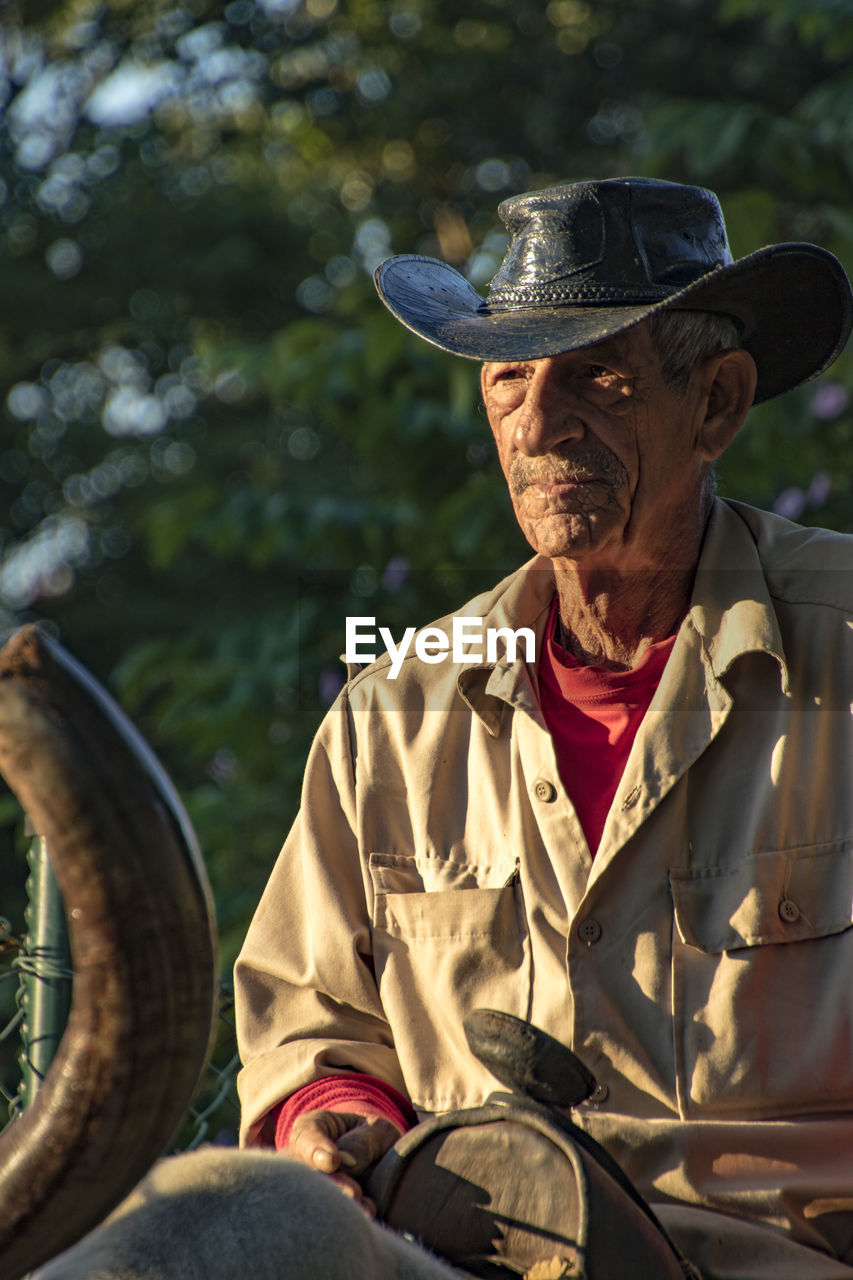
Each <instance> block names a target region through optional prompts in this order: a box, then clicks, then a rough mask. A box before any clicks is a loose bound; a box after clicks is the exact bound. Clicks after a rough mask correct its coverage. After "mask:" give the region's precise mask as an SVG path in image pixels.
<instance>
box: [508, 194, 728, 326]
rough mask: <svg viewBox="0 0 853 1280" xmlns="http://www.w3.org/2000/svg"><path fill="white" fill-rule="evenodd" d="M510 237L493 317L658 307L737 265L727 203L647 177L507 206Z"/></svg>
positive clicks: (528, 197)
mask: <svg viewBox="0 0 853 1280" xmlns="http://www.w3.org/2000/svg"><path fill="white" fill-rule="evenodd" d="M498 213H499V214H500V216H501V218H502V219H503V221H504V223H505V224H506V227H507V230H508V231H509V232H510V237H511V239H510V244H509V247H508V249H507V254H506V257H505V258H504V261H503V263H502V265H501V267H500V269H499V271H498V272H497V274H496V276H495V277H494V279H493V280H492V283H491V285H490V287H489V295H488V300H487V304H486V309H487V310H489V311H493V310H497V311H501V310H508V309H514V308H518V307H524V306H541V305H542V304H543V303H552V304H556V305H560V304H566V303H574V304H576V305H577V304H581V305H583V304H595V303H605V304H606V303H612V302H613V300H614V299H615V298H619V299H620V300H621V301H622V302H629V301H630V302H659V301H662V300H663V299H665V298H667V297H669V296H670V295H672V294H674V293H677V292H678V290H679V289H682V288H684V286H685V285H687V284H690V283H691V282H692V281H694V280H698V279H700V278H701V277H702V276H706V275H707V274H708V272H709V271H712V270H713V269H714V268H715V267H722V266H726V265H728V264H729V263H731V262H732V255H731V252H730V250H729V245H728V240H727V237H726V228H725V223H724V221H723V214H722V210H721V209H720V205H719V201H718V200H717V197H716V196H715V195H714V193H713V192H712V191H707V190H706V189H705V188H704V187H691V186H683V185H682V184H680V183H676V182H660V181H656V180H654V179H649V178H610V179H605V180H603V181H600V182H572V183H563V184H562V185H560V186H556V187H549V188H546V189H545V190H544V191H536V192H532V193H527V194H525V195H521V196H515V197H513V198H512V199H511V200H505V201H504V202H503V204H501V206H500V208H499V209H498Z"/></svg>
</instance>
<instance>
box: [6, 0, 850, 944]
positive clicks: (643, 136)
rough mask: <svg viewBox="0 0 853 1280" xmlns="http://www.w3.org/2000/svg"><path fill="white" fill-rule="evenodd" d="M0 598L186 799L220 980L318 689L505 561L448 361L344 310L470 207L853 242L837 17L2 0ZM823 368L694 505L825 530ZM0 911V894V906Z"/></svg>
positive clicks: (363, 300)
mask: <svg viewBox="0 0 853 1280" xmlns="http://www.w3.org/2000/svg"><path fill="white" fill-rule="evenodd" d="M6 15H7V16H6V18H5V20H4V26H3V30H2V45H0V100H2V102H3V103H4V106H3V115H2V120H0V194H2V203H0V255H2V262H3V285H4V287H3V290H2V297H0V378H1V379H2V386H3V400H4V409H3V434H2V442H1V443H0V556H1V557H2V558H0V604H2V608H3V612H4V617H3V624H4V625H5V626H6V627H11V626H13V625H15V624H16V623H18V622H20V621H23V620H26V619H29V618H31V617H38V618H41V619H42V620H44V621H45V622H46V624H47V625H49V626H50V627H52V628H53V629H54V630H55V632H56V633H57V634H58V635H59V636H60V638H61V639H62V641H63V642H64V643H65V644H66V645H67V646H68V647H69V648H70V649H71V650H72V651H73V652H74V653H75V654H76V656H78V657H79V658H80V659H81V660H82V661H83V662H84V663H85V664H86V665H87V666H89V667H90V669H91V670H92V671H93V672H94V673H95V674H96V675H98V676H99V677H100V678H101V679H102V680H104V681H106V682H107V683H108V684H109V685H110V687H111V688H112V690H113V692H114V693H115V694H116V695H117V696H118V698H119V699H120V701H121V702H122V703H123V705H124V706H125V707H126V708H127V710H128V711H129V712H130V713H131V715H132V716H133V717H134V718H135V719H136V721H137V723H138V724H139V725H140V727H141V728H142V730H143V732H144V733H145V734H146V735H147V737H148V738H149V739H150V741H151V742H152V744H153V746H154V747H155V749H156V750H157V751H158V753H159V754H160V756H161V757H162V759H163V760H164V763H165V764H166V766H167V768H168V769H169V770H170V772H171V773H172V775H173V777H174V779H175V781H176V784H177V785H178V787H179V790H180V791H181V793H182V795H183V796H184V798H185V801H186V803H187V806H188V808H189V810H190V813H191V816H192V818H193V820H194V822H195V825H196V827H197V829H198V832H199V836H200V839H201V843H202V847H203V848H204V850H205V853H206V857H207V861H208V865H209V867H210V871H211V876H212V879H213V883H214V889H215V894H216V898H217V904H218V910H219V916H220V923H221V930H222V937H223V953H224V959H225V961H226V963H228V962H230V960H231V959H232V958H233V955H234V953H235V950H236V947H237V946H238V944H239V940H240V937H241V935H242V933H243V931H244V929H245V926H246V923H247V920H248V917H249V914H250V912H251V910H252V908H253V906H254V904H255V902H256V900H257V897H258V894H259V892H260V890H261V888H262V885H263V883H264V880H265V878H266V875H267V873H268V870H269V868H270V865H271V862H272V859H273V857H274V856H275V853H276V851H277V848H278V846H279V844H280V842H281V839H282V838H283V835H284V834H285V832H286V829H287V827H288V825H289V822H290V820H291V818H292V816H293V814H294V811H295V808H296V805H297V803H298V794H299V780H300V776H301V771H302V767H303V763H304V758H305V754H306V751H307V748H308V744H309V741H310V737H311V735H312V733H313V731H314V729H315V727H316V725H317V722H318V720H319V718H320V716H321V714H322V710H323V707H324V705H325V704H327V703H328V701H329V700H330V698H331V697H332V696H333V693H334V690H335V688H336V687H337V684H338V683H339V681H340V675H339V671H340V670H341V669H340V667H339V664H338V662H337V656H338V654H339V653H340V651H341V650H342V648H343V639H344V619H345V617H346V616H347V615H348V614H365V613H367V614H374V615H376V616H377V617H378V619H379V621H380V622H382V623H384V624H385V625H389V626H391V627H392V628H393V629H394V631H395V633H396V631H397V630H398V629H400V628H401V627H402V626H403V625H404V624H405V623H410V622H414V621H420V622H425V621H427V620H428V619H429V618H430V617H431V616H434V615H436V614H439V613H444V612H447V611H450V610H452V609H453V608H454V607H455V606H456V605H458V604H460V603H461V602H462V601H463V600H464V599H466V598H467V597H468V596H469V595H470V594H471V593H472V592H473V591H475V590H477V589H479V588H480V587H482V586H484V585H486V584H487V583H489V582H492V581H494V580H496V578H497V577H498V576H500V575H501V574H502V573H503V572H504V571H506V570H508V569H509V568H511V567H513V566H514V565H515V564H517V563H519V562H520V561H521V559H523V558H524V557H525V555H526V551H525V548H524V546H523V544H522V542H521V538H520V535H519V534H518V533H517V531H516V529H515V526H514V522H513V518H512V515H511V511H510V507H509V504H508V500H507V499H506V498H505V495H504V492H503V485H502V481H501V480H500V477H499V474H498V471H497V467H496V465H495V463H494V461H493V458H492V453H491V450H490V445H489V439H488V432H487V427H486V423H485V419H484V417H483V415H482V413H481V412H480V410H479V407H478V400H477V390H476V369H475V367H474V366H473V365H470V364H469V363H468V362H464V361H454V360H452V359H449V358H447V357H445V356H443V355H441V354H440V353H438V352H436V351H434V350H432V349H431V348H429V347H427V346H425V345H421V344H419V343H418V342H417V340H415V339H414V338H411V337H410V336H409V335H408V334H407V333H406V332H405V331H404V330H403V329H401V328H400V327H399V326H397V325H396V323H395V322H394V321H393V320H391V319H390V317H388V316H387V315H386V313H385V312H384V310H383V309H382V308H381V307H380V306H379V304H378V303H377V302H376V299H375V295H374V293H373V288H372V284H371V280H370V275H371V271H372V269H373V267H374V266H375V265H376V263H377V262H378V261H379V260H380V259H381V258H382V257H384V256H386V255H387V254H388V253H389V252H398V251H399V252H402V251H417V252H421V253H426V254H432V255H436V256H439V257H443V258H445V259H447V260H448V261H450V262H452V263H454V264H455V265H456V266H458V267H459V268H460V269H462V270H463V271H465V272H466V273H467V274H468V275H469V277H470V278H471V279H472V280H473V281H474V283H475V284H476V285H478V286H480V285H482V284H483V283H484V282H485V281H486V280H488V278H489V277H490V276H491V274H492V273H493V271H494V270H495V268H496V267H497V264H498V262H499V261H500V257H501V253H502V249H503V245H504V238H503V234H502V228H501V224H500V222H499V220H498V218H497V216H496V212H495V210H496V206H497V204H498V202H499V201H500V199H501V198H503V197H505V196H507V195H509V194H512V193H514V192H516V191H520V190H522V189H524V188H527V187H535V186H539V185H543V184H546V183H548V182H550V181H552V180H559V179H562V178H578V177H585V176H613V175H617V174H620V173H626V172H633V173H640V174H646V175H653V176H654V175H657V176H666V177H669V178H672V179H675V180H686V181H699V182H702V183H703V184H705V185H708V186H711V187H713V188H714V189H716V190H718V191H719V193H720V195H721V197H722V199H723V204H724V207H725V209H726V211H727V216H728V223H729V230H730V235H731V239H732V243H733V248H734V250H735V253H736V254H744V253H747V252H749V251H751V250H752V249H754V248H756V247H758V246H759V245H761V244H764V243H767V242H769V241H773V240H785V239H805V240H815V241H817V242H819V243H822V244H825V245H826V246H828V247H830V248H832V249H834V250H835V251H836V252H837V253H838V254H839V256H840V257H841V258H842V260H844V261H846V263H847V264H848V265H849V264H851V263H853V214H851V209H850V204H849V192H850V189H851V178H853V58H851V53H853V9H851V3H850V0H824V2H823V3H820V2H816V0H784V2H783V3H782V2H780V0H550V2H549V3H542V0H351V2H349V3H346V2H345V0H230V3H225V2H224V0H147V2H144V3H143V2H141V0H137V2H136V3H134V2H133V0H102V2H101V3H84V2H82V0H66V2H65V3H55V2H54V3H51V0H39V3H37V4H32V3H29V2H28V3H27V4H26V5H24V4H23V3H21V4H20V6H19V8H18V9H17V10H16V9H15V7H14V6H11V7H10V6H9V5H8V4H7V6H6ZM851 380H853V370H851V358H850V357H849V356H845V357H843V358H842V359H841V360H839V362H838V363H837V365H836V366H835V367H834V368H833V370H832V371H831V372H830V374H829V375H827V376H826V377H825V378H824V379H823V380H822V381H821V382H820V383H816V384H813V385H811V386H810V387H808V388H805V389H803V390H801V391H799V392H797V393H795V394H792V395H790V396H788V397H785V398H784V399H783V400H782V401H780V402H778V403H771V404H769V405H766V406H763V407H762V408H761V409H760V410H758V411H756V412H755V414H754V416H753V418H752V420H751V422H750V425H749V429H748V430H747V431H746V432H744V433H743V436H742V438H741V439H740V440H739V441H738V442H737V444H736V446H735V447H734V448H733V449H732V451H731V454H730V455H729V456H728V457H727V458H726V460H725V462H724V465H723V466H722V467H721V469H720V477H721V488H722V490H723V492H726V493H729V494H732V495H735V496H738V497H741V498H744V499H746V500H749V501H754V502H757V503H758V504H761V505H766V506H773V505H776V506H777V507H778V509H780V510H783V511H785V512H786V513H790V514H792V515H794V516H795V517H796V518H799V519H803V520H805V521H806V522H809V521H811V522H816V523H825V524H830V525H834V526H836V527H840V528H853V490H851V484H853V481H851V476H853V413H851V409H850V404H849V392H850V388H851ZM6 914H8V912H6Z"/></svg>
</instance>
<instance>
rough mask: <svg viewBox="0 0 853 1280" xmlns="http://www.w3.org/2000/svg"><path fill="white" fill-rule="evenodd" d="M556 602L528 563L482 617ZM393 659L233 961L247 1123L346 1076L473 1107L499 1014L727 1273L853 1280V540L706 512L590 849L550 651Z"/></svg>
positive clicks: (324, 750) (545, 565)
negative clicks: (556, 1064)
mask: <svg viewBox="0 0 853 1280" xmlns="http://www.w3.org/2000/svg"><path fill="white" fill-rule="evenodd" d="M553 592H554V583H553V577H552V574H551V571H550V565H549V562H548V561H547V560H544V559H541V558H538V559H536V560H534V561H532V562H531V564H529V565H527V566H525V568H523V569H521V570H519V571H518V572H517V573H516V574H513V575H512V576H511V577H510V578H508V579H506V580H505V581H504V582H503V583H501V584H500V585H499V586H498V587H497V588H496V589H495V590H494V591H493V592H492V593H490V594H489V595H486V596H482V597H479V598H478V599H476V600H474V601H472V602H471V603H470V604H468V605H467V606H465V608H464V610H461V611H460V612H461V613H464V614H466V615H468V616H472V617H480V616H481V617H483V618H484V626H486V627H490V628H497V627H511V628H513V629H515V628H518V627H521V626H529V627H532V628H534V630H535V631H536V634H537V637H538V639H539V640H540V641H541V639H542V635H543V631H544V625H545V620H546V616H547V611H548V606H549V603H550V600H551V598H552V596H553ZM438 625H439V626H441V627H444V628H448V627H449V625H450V623H449V619H445V620H443V622H442V623H439V624H438ZM389 665H390V664H389V660H388V659H387V658H384V659H380V660H379V661H378V662H376V663H374V664H372V665H371V666H370V667H368V668H367V669H366V670H365V671H363V672H361V673H360V674H358V675H356V676H355V677H354V678H353V679H351V680H350V682H349V684H348V686H347V688H346V689H345V690H344V692H343V693H342V695H341V697H340V698H339V699H338V701H337V702H336V704H335V705H334V707H333V708H332V709H331V711H330V712H329V714H328V715H327V717H326V719H325V721H324V723H323V725H322V727H321V729H320V731H319V733H318V735H317V739H316V741H315V744H314V747H313V749H312V752H311V756H310V759H309V763H308V767H307V771H306V775H305V785H304V794H303V804H302V809H301V813H300V816H299V818H298V819H297V821H296V824H295V826H294V828H293V830H292V832H291V834H290V836H289V837H288V840H287V843H286V844H285V847H284V850H283V852H282V854H281V857H280V858H279V861H278V863H277V864H276V867H275V869H274V871H273V874H272V876H271V878H270V881H269V884H268V886H267V889H266V891H265V893H264V896H263V898H262V901H261V903H260V906H259V908H258V912H257V915H256V917H255V920H254V922H253V924H252V927H251V929H250V931H249V934H248V937H247V939H246V943H245V947H244V950H243V952H242V955H241V957H240V959H239V961H238V965H237V999H238V1034H239V1037H240V1043H241V1049H242V1054H243V1059H244V1062H245V1063H246V1066H245V1068H244V1070H243V1072H242V1074H241V1077H240V1091H241V1098H242V1102H243V1109H244V1111H243V1121H244V1132H243V1137H244V1141H247V1142H249V1143H251V1142H253V1141H257V1140H258V1139H259V1135H260V1130H261V1126H262V1122H263V1117H264V1115H265V1113H266V1112H267V1111H268V1110H269V1109H270V1108H271V1107H272V1106H273V1105H274V1104H275V1103H276V1102H277V1101H278V1100H279V1099H280V1098H282V1097H283V1096H285V1095H287V1094H289V1093H291V1092H292V1091H293V1090H294V1089H296V1088H298V1087H299V1086H300V1085H302V1084H305V1083H307V1082H308V1081H310V1080H312V1079H315V1078H316V1077H318V1076H321V1075H328V1074H331V1073H334V1072H335V1071H338V1070H343V1069H348V1068H350V1069H356V1070H359V1071H366V1072H370V1073H372V1074H374V1075H377V1076H380V1077H381V1078H382V1079H384V1080H386V1081H388V1082H390V1083H391V1084H393V1085H395V1086H396V1087H397V1088H399V1089H401V1090H403V1091H404V1092H405V1093H407V1094H408V1096H409V1097H410V1098H411V1099H412V1101H413V1103H414V1105H415V1107H416V1108H418V1109H419V1110H420V1111H422V1112H432V1111H444V1110H448V1109H451V1108H456V1107H464V1106H474V1105H478V1104H479V1103H481V1102H482V1101H483V1099H484V1097H485V1096H486V1095H487V1094H488V1093H489V1091H490V1090H491V1089H492V1088H495V1087H499V1086H497V1085H496V1082H495V1081H494V1080H493V1079H492V1077H491V1076H490V1075H489V1074H488V1073H487V1072H486V1070H485V1069H484V1068H483V1067H481V1066H480V1065H479V1064H478V1063H477V1062H476V1061H475V1060H474V1059H473V1057H472V1055H471V1054H470V1052H469V1051H468V1049H467V1046H466V1044H465V1039H464V1036H463V1033H462V1027H461V1023H462V1018H463V1016H464V1014H465V1013H466V1012H467V1011H468V1010H469V1009H472V1008H475V1007H478V1006H485V1007H489V1008H496V1009H504V1010H507V1011H509V1012H510V1013H513V1014H516V1015H519V1016H521V1017H525V1018H529V1019H531V1020H532V1021H533V1022H534V1023H535V1024H537V1025H538V1026H540V1027H542V1028H543V1029H544V1030H546V1031H548V1032H550V1033H551V1034H552V1035H554V1036H556V1037H558V1038H559V1039H560V1040H562V1041H564V1042H565V1043H566V1044H568V1045H571V1046H572V1048H573V1049H574V1050H575V1052H576V1053H578V1054H579V1055H580V1057H581V1058H582V1059H583V1060H584V1062H585V1063H586V1064H587V1066H588V1067H589V1068H590V1069H591V1070H592V1071H593V1073H594V1074H595V1075H596V1077H597V1079H598V1081H599V1084H600V1088H599V1091H598V1094H597V1100H596V1101H595V1102H594V1103H587V1104H584V1105H582V1106H581V1107H580V1108H578V1109H577V1110H576V1112H575V1113H574V1114H575V1118H576V1120H577V1121H578V1123H580V1124H581V1125H582V1126H583V1127H584V1128H586V1129H588V1130H589V1132H590V1133H592V1134H593V1135H594V1136H595V1137H596V1138H597V1139H598V1140H599V1141H601V1142H603V1143H604V1145H605V1146H606V1147H607V1148H608V1149H609V1150H610V1151H611V1153H612V1154H613V1155H614V1156H615V1157H616V1159H617V1160H619V1161H620V1163H621V1164H622V1166H623V1167H624V1169H625V1171H626V1173H627V1174H628V1176H629V1177H631V1178H632V1179H633V1180H634V1182H635V1183H636V1185H637V1186H638V1188H639V1189H640V1191H641V1192H642V1193H643V1194H644V1195H645V1196H646V1197H647V1198H648V1200H649V1201H650V1202H651V1203H652V1204H653V1205H654V1206H655V1208H656V1210H657V1211H658V1213H659V1214H660V1216H661V1217H662V1218H663V1220H664V1221H665V1223H666V1224H667V1226H668V1227H669V1228H670V1230H671V1231H672V1232H673V1234H674V1235H675V1237H676V1238H677V1239H678V1240H679V1242H680V1243H681V1244H682V1246H683V1247H684V1248H685V1251H686V1252H687V1255H688V1256H689V1257H691V1258H692V1259H693V1261H695V1262H696V1263H697V1264H698V1265H699V1266H700V1267H702V1268H703V1269H704V1271H705V1274H706V1276H707V1277H708V1278H709V1280H746V1278H747V1277H752V1276H755V1277H756V1280H759V1278H763V1280H768V1277H770V1276H771V1275H772V1276H773V1280H836V1278H837V1280H841V1278H842V1277H846V1278H847V1280H853V785H851V783H853V778H851V766H850V762H851V758H853V750H851V748H853V714H851V713H853V538H849V537H844V536H842V535H838V534H832V533H828V532H825V531H822V530H806V529H801V528H798V527H797V526H795V525H792V524H789V523H788V522H787V521H784V520H781V519H779V518H777V517H775V516H770V515H767V514H764V513H762V512H758V511H755V510H753V509H751V508H748V507H743V506H741V505H738V504H734V503H723V502H719V501H718V502H717V503H716V504H715V509H714V512H713V515H712V518H711V521H710V524H709V527H708V531H707V534H706V538H705V542H704V545H703V549H702V555H701V560H700V563H699V567H698V571H697V576H696V583H695V588H694V594H693V600H692V604H691V608H690V611H689V613H688V615H687V617H686V618H685V620H684V622H683V624H682V626H681V628H680V631H679V634H678V637H677V640H676V643H675V646H674V649H673V652H672V656H671V658H670V660H669V662H668V664H667V666H666V669H665V671H664V674H663V677H662V679H661V682H660V685H659V687H658V690H657V692H656V694H655V697H654V699H653V701H652V704H651V706H650V708H649V711H648V713H647V715H646V717H645V719H644V721H643V723H642V725H641V727H640V730H639V732H638V734H637V737H636V740H635V742H634V745H633V749H632V752H631V755H630V757H629V760H628V763H627V766H626V769H625V773H624V776H623V778H622V781H621V784H620V786H619V788H618V790H617V792H616V796H615V798H614V801H613V804H612V807H611V810H610V813H609V816H608V819H607V823H606V826H605V829H604V834H603V836H602V840H601V844H600V846H599V849H598V850H597V852H596V856H595V859H594V861H593V859H592V858H591V856H590V850H589V849H588V847H587V845H586V842H585V840H584V836H583V833H582V830H581V827H580V824H579V822H578V819H577V816H576V814H575V812H574V809H573V807H572V804H571V802H570V800H569V799H568V796H567V795H566V792H565V790H564V788H563V786H562V784H561V781H560V777H559V774H558V771H557V765H556V760H555V756H554V751H553V746H552V742H551V738H550V735H549V733H548V731H547V729H546V726H545V723H544V721H543V718H542V714H541V711H540V708H539V703H538V698H537V689H536V671H535V665H534V664H527V663H526V662H525V661H524V660H523V658H522V657H521V656H516V658H515V660H510V656H509V655H504V656H499V657H498V660H497V661H496V662H494V663H491V664H488V663H483V664H478V665H473V666H472V665H467V666H454V665H453V664H452V663H451V662H450V661H449V660H445V661H443V662H440V663H436V664H434V665H433V664H427V663H425V662H423V661H421V660H420V659H419V658H417V657H416V656H410V657H408V658H407V659H406V660H405V661H404V662H403V664H402V668H401V670H400V672H399V675H398V677H397V679H395V680H391V679H389ZM708 1210H712V1211H716V1212H712V1213H708V1212H707V1211H708ZM723 1215H732V1216H731V1217H726V1216H723ZM755 1224H764V1228H765V1229H756V1226H755ZM767 1228H769V1229H767ZM794 1241H800V1242H802V1243H803V1244H805V1245H808V1246H812V1247H813V1248H809V1249H806V1250H803V1249H802V1248H800V1247H798V1245H797V1244H795V1243H794ZM815 1249H817V1250H822V1251H824V1252H823V1253H817V1252H815V1251H814V1250H815ZM827 1255H829V1256H827ZM835 1258H837V1259H844V1260H846V1262H847V1263H849V1264H850V1265H849V1267H848V1266H845V1265H842V1264H841V1263H840V1262H838V1261H833V1259H835Z"/></svg>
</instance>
